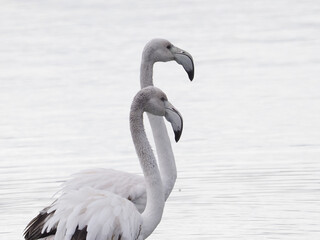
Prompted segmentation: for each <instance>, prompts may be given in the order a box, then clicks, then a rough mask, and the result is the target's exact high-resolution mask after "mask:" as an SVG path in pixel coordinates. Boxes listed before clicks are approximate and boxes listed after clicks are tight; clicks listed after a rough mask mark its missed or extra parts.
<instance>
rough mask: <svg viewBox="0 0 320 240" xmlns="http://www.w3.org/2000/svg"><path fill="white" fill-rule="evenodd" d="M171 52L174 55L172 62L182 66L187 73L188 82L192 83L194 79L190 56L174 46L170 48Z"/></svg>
mask: <svg viewBox="0 0 320 240" xmlns="http://www.w3.org/2000/svg"><path fill="white" fill-rule="evenodd" d="M171 51H172V53H173V55H174V60H175V61H176V62H177V63H178V64H180V65H182V67H183V68H184V70H185V71H186V72H187V74H188V76H189V79H190V81H192V80H193V77H194V63H193V58H192V56H191V54H190V53H188V52H186V51H184V50H182V49H180V48H177V47H175V46H173V47H172V48H171Z"/></svg>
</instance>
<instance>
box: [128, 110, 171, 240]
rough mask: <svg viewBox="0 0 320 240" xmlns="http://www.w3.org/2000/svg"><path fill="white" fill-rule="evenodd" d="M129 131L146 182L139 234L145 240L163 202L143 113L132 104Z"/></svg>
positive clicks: (156, 167)
mask: <svg viewBox="0 0 320 240" xmlns="http://www.w3.org/2000/svg"><path fill="white" fill-rule="evenodd" d="M130 130H131V136H132V140H133V143H134V146H135V149H136V153H137V155H138V158H139V161H140V166H141V168H142V171H143V175H144V178H145V182H146V189H147V205H146V208H145V210H144V212H143V213H142V219H143V225H142V229H141V234H142V235H143V236H144V238H147V237H148V236H149V235H150V234H151V233H152V232H153V231H154V229H155V228H156V227H157V225H158V224H159V223H160V220H161V217H162V213H163V209H164V203H165V200H164V190H163V185H162V181H161V177H160V172H159V169H158V166H157V161H156V159H155V156H154V154H153V152H152V149H151V146H150V144H149V141H148V139H147V136H146V133H145V130H144V125H143V111H142V110H139V109H138V108H137V106H135V105H134V104H133V105H132V108H131V112H130Z"/></svg>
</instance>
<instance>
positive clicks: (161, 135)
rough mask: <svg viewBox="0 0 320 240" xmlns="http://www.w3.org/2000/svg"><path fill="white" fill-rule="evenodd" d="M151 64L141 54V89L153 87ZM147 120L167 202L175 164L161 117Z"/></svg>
mask: <svg viewBox="0 0 320 240" xmlns="http://www.w3.org/2000/svg"><path fill="white" fill-rule="evenodd" d="M153 64H154V62H153V61H150V60H148V57H147V51H146V50H145V51H144V52H143V54H142V61H141V67H140V86H141V88H144V87H147V86H153V78H152V75H153ZM148 118H149V121H150V125H151V129H152V134H153V138H154V141H155V145H156V151H157V155H158V159H159V167H160V173H161V178H162V181H163V186H164V192H165V200H167V198H168V197H169V195H170V193H171V191H172V189H173V187H174V184H175V182H176V179H177V168H176V163H175V159H174V155H173V152H172V147H171V143H170V138H169V136H168V132H167V128H166V125H165V123H164V120H163V117H158V116H154V115H151V114H148Z"/></svg>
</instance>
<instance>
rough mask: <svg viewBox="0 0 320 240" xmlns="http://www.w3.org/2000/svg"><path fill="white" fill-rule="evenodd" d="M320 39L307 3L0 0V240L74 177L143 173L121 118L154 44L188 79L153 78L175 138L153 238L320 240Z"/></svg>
mask: <svg viewBox="0 0 320 240" xmlns="http://www.w3.org/2000/svg"><path fill="white" fill-rule="evenodd" d="M319 30H320V2H319V1H317V0H314V1H294V0H292V1H289V0H287V1H284V0H279V1H267V0H261V1H253V0H252V1H237V0H229V1H224V0H221V1H216V0H213V1H212V0H202V1H169V0H164V1H119V0H112V1H110V0H103V1H102V0H93V1H79V0H78V1H75V0H71V1H53V0H50V1H17V0H16V1H6V0H0V238H1V239H6V240H17V239H22V236H21V235H22V231H23V229H24V227H25V226H26V224H27V223H28V222H29V220H31V218H32V217H34V216H35V215H36V214H37V212H38V211H39V210H40V209H41V208H42V207H44V206H46V205H47V204H49V203H51V201H52V200H53V198H52V197H53V194H54V193H55V192H56V191H57V190H58V189H59V185H60V184H61V182H62V181H63V180H65V179H66V178H67V177H68V176H69V175H70V174H72V173H75V172H78V171H80V170H83V169H87V168H93V167H106V168H116V169H121V170H125V171H131V172H135V173H140V169H139V164H138V162H137V160H136V157H135V153H134V149H133V146H132V143H131V138H130V134H129V126H128V112H129V106H130V103H131V100H132V97H133V96H134V94H135V93H136V92H137V90H138V89H139V64H140V59H141V52H142V49H143V47H144V45H145V43H146V42H147V41H149V40H150V39H152V38H154V37H163V38H167V39H169V40H171V41H172V43H174V44H175V45H177V46H178V47H181V48H183V49H185V50H187V51H189V52H190V53H191V54H192V55H193V57H194V60H195V66H196V72H195V79H194V82H192V83H190V82H188V80H187V75H186V73H185V72H184V71H183V69H182V67H181V66H179V65H177V64H176V63H174V62H170V63H158V64H156V65H155V72H154V79H155V83H156V85H157V86H159V87H160V88H162V89H163V90H164V91H166V92H167V94H168V96H169V99H170V100H171V102H172V103H173V104H175V106H176V107H177V108H178V109H179V110H180V112H181V113H182V114H183V117H184V123H185V128H184V133H183V135H182V139H181V142H179V143H178V144H173V148H174V152H175V155H176V160H177V167H178V180H177V182H176V186H175V189H174V190H173V192H172V195H171V196H170V198H169V201H168V202H167V204H166V208H165V212H164V216H163V219H162V222H161V224H160V225H159V226H158V228H157V229H156V231H155V232H154V233H153V235H152V236H151V237H150V239H175V240H176V239H210V240H212V239H219V240H220V239H221V240H222V239H236V240H240V239H243V240H256V239H259V240H261V239H290V240H295V239H297V240H302V239H306V240H310V239H320V200H319V199H320V162H319V161H320V132H319V131H320V82H319V75H320V50H319V46H320V42H319V39H320V31H319Z"/></svg>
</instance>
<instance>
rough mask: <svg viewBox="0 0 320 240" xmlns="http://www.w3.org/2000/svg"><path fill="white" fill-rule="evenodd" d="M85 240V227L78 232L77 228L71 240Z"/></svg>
mask: <svg viewBox="0 0 320 240" xmlns="http://www.w3.org/2000/svg"><path fill="white" fill-rule="evenodd" d="M86 238H87V227H85V228H83V229H81V230H79V228H78V227H77V229H76V231H75V232H74V234H73V236H72V238H71V240H86Z"/></svg>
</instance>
